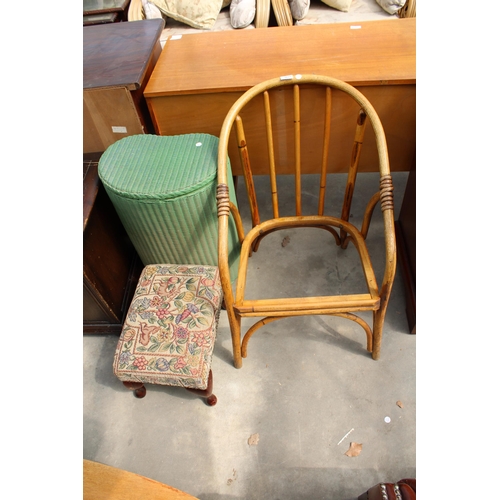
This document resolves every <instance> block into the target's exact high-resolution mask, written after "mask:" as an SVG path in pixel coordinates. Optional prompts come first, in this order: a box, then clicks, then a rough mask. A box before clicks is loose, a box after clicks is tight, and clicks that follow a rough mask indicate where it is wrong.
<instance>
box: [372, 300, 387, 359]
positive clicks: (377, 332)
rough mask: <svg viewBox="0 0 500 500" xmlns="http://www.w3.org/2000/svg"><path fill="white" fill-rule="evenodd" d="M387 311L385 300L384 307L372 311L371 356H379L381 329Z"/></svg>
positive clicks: (374, 357) (377, 357) (375, 357)
mask: <svg viewBox="0 0 500 500" xmlns="http://www.w3.org/2000/svg"><path fill="white" fill-rule="evenodd" d="M386 311H387V301H386V303H385V307H381V308H380V309H379V310H378V311H374V312H373V349H372V358H373V359H375V360H377V359H379V358H380V348H381V346H382V330H383V328H384V320H385V313H386Z"/></svg>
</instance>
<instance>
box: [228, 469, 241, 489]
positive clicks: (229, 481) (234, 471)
mask: <svg viewBox="0 0 500 500" xmlns="http://www.w3.org/2000/svg"><path fill="white" fill-rule="evenodd" d="M237 477H238V474H237V473H236V469H233V477H232V478H229V479H228V480H227V485H228V486H231V483H232V482H233V481H236V479H237Z"/></svg>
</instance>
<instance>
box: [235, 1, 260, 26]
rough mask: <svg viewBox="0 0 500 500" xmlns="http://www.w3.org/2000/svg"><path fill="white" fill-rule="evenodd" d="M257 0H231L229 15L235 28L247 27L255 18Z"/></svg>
mask: <svg viewBox="0 0 500 500" xmlns="http://www.w3.org/2000/svg"><path fill="white" fill-rule="evenodd" d="M255 10H256V0H231V6H230V7H229V17H230V19H231V26H232V27H233V28H246V27H247V26H249V25H250V24H251V23H252V22H253V20H254V19H255Z"/></svg>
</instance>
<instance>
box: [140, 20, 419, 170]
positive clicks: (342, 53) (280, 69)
mask: <svg viewBox="0 0 500 500" xmlns="http://www.w3.org/2000/svg"><path fill="white" fill-rule="evenodd" d="M415 37H416V19H415V18H408V19H396V18H395V19H390V20H387V21H369V22H360V23H354V24H352V23H336V24H322V25H321V24H318V25H308V26H290V27H274V28H269V29H265V30H261V29H256V30H232V31H220V32H209V33H193V34H187V35H183V36H181V37H175V36H171V37H169V38H168V39H167V41H166V43H165V46H164V48H163V51H162V54H161V56H160V58H159V59H158V62H157V64H156V66H155V69H154V71H153V73H152V75H151V78H150V79H149V82H148V84H147V85H146V88H145V91H144V96H145V98H146V101H147V104H148V107H149V111H150V115H151V117H152V119H153V124H154V127H155V130H156V133H157V134H159V135H175V134H184V133H191V132H204V133H208V134H213V135H215V136H219V133H220V128H221V126H222V122H223V120H224V117H225V116H226V114H227V112H228V111H229V109H230V107H231V105H232V104H233V103H234V102H235V101H236V99H237V98H238V97H239V96H240V95H241V94H242V93H243V92H244V91H245V90H247V89H249V88H250V87H252V86H253V85H255V84H257V83H259V82H262V81H264V80H267V79H269V78H274V77H277V76H284V75H289V74H294V75H296V74H307V73H313V74H314V73H315V74H323V75H326V76H331V77H335V78H338V79H340V80H344V81H346V82H348V83H351V84H352V85H354V86H355V87H357V88H358V89H359V90H360V91H361V92H362V93H363V94H365V95H366V97H367V98H368V99H369V100H370V101H371V103H372V104H373V106H374V107H375V109H376V111H377V112H378V114H379V116H380V118H381V120H382V124H383V125H384V129H385V132H386V136H387V142H388V147H389V152H390V153H389V154H390V161H391V169H392V170H393V171H407V170H409V169H410V165H411V162H412V161H413V158H414V157H415V133H416V124H415V116H416V88H415V87H416V60H415V54H416V49H415ZM315 91H317V89H316V90H315V89H311V92H315ZM275 92H278V91H275ZM283 96H284V97H283V98H288V97H287V96H286V92H285V93H283ZM319 99H321V97H319V96H318V100H319ZM318 102H319V101H318ZM257 115H259V116H260V115H261V113H260V110H259V112H258V113H257V111H256V112H255V113H254V114H252V112H251V111H250V112H249V114H248V116H246V117H245V122H246V126H245V128H246V130H249V129H251V128H253V131H252V132H251V133H250V135H249V137H248V138H247V139H248V141H250V140H252V139H253V138H255V139H257V140H262V143H263V144H265V140H264V136H263V134H264V131H263V130H261V129H260V128H259V124H258V122H257V121H256V120H257ZM303 115H304V116H303V117H301V120H302V121H303V123H304V120H310V125H308V126H307V127H303V128H302V131H303V132H302V133H303V136H302V138H303V142H302V144H303V153H304V156H303V169H304V170H303V171H304V172H310V173H313V172H317V171H318V168H319V165H321V156H320V155H321V150H322V144H321V141H322V134H321V130H322V123H321V119H322V116H321V114H320V113H315V111H314V110H313V109H306V110H303ZM315 115H316V116H315ZM252 120H253V121H252ZM249 122H250V123H251V125H250V126H249ZM351 125H352V130H351V128H349V127H346V125H345V124H344V123H343V121H342V116H340V118H339V119H338V121H337V122H334V124H333V125H332V134H335V135H334V136H333V142H332V143H333V144H335V147H336V148H337V152H338V155H333V156H334V157H333V158H332V162H331V164H330V165H329V167H328V168H329V171H330V172H345V171H347V168H348V164H349V162H348V159H349V158H350V153H351V145H352V138H353V134H354V125H355V124H354V123H353V124H351ZM292 133H293V130H290V131H287V132H285V135H284V136H282V137H280V138H278V139H277V142H278V143H280V144H283V145H284V147H285V148H287V151H288V150H290V153H291V148H293V141H292V140H289V134H292ZM373 142H374V137H373V133H371V129H369V130H368V131H367V134H366V137H365V147H364V148H363V149H364V152H363V155H361V163H360V171H373V169H374V168H376V165H377V162H376V161H375V158H374V156H373V154H374V153H372V152H371V151H374V148H372V147H371V146H372V145H373ZM265 155H267V153H266V151H265V148H262V158H259V157H257V158H256V157H255V156H254V157H253V158H252V164H253V166H255V165H258V164H259V163H261V160H262V163H264V164H265V163H266V157H265ZM229 156H230V158H231V164H232V166H233V173H234V174H235V175H240V174H241V173H242V172H241V169H240V166H239V159H238V152H237V145H236V141H231V146H230V151H229ZM286 156H287V155H285V154H284V155H283V157H284V158H285V157H286ZM288 157H289V158H290V160H288V161H287V160H284V161H283V162H281V163H280V165H279V167H278V169H279V170H278V173H291V172H293V154H288ZM345 158H347V161H345Z"/></svg>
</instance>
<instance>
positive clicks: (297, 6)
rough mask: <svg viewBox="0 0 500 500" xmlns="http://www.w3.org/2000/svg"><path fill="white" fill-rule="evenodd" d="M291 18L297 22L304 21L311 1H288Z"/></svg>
mask: <svg viewBox="0 0 500 500" xmlns="http://www.w3.org/2000/svg"><path fill="white" fill-rule="evenodd" d="M288 3H289V4H290V11H291V13H292V17H293V18H294V19H296V20H297V21H300V20H301V19H304V17H306V16H307V13H308V12H309V6H310V4H311V0H288Z"/></svg>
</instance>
